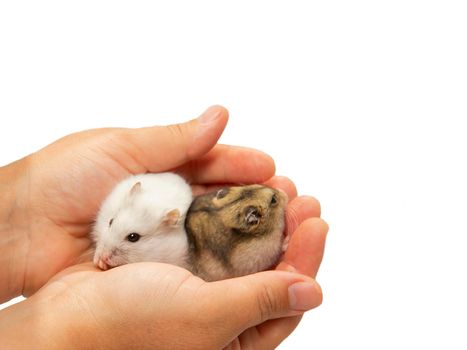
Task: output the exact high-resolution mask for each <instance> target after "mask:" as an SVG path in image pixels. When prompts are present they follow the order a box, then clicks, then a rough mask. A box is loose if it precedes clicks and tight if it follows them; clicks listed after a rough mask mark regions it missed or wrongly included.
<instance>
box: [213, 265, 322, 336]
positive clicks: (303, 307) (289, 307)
mask: <svg viewBox="0 0 467 350" xmlns="http://www.w3.org/2000/svg"><path fill="white" fill-rule="evenodd" d="M208 291H209V292H208V293H209V296H208V298H207V299H208V302H207V303H210V305H211V306H207V307H214V308H216V310H212V311H215V314H217V315H218V316H219V318H220V319H222V320H224V321H223V323H224V324H225V323H226V322H227V323H230V324H229V326H230V327H229V328H227V329H230V330H234V331H236V332H241V331H243V330H245V329H247V328H249V327H252V326H255V325H258V324H260V323H263V322H265V321H266V320H269V319H275V318H279V317H288V316H295V315H301V314H302V313H303V312H305V311H308V310H310V309H312V308H315V307H317V306H318V305H320V304H321V301H322V292H321V288H320V286H319V285H318V283H317V282H316V281H315V280H314V279H312V278H310V277H308V276H305V275H300V274H296V273H290V272H284V271H265V272H260V273H256V274H253V275H248V276H244V277H239V278H234V279H230V280H223V281H219V282H212V283H209V284H208Z"/></svg>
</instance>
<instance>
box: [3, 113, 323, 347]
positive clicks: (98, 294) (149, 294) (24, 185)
mask: <svg viewBox="0 0 467 350" xmlns="http://www.w3.org/2000/svg"><path fill="white" fill-rule="evenodd" d="M227 120H228V114H227V111H226V110H225V109H223V108H222V107H211V108H210V109H208V110H207V111H206V112H205V113H204V114H203V115H202V116H201V117H199V118H197V119H195V120H192V121H190V122H188V123H184V124H179V125H171V126H166V127H151V128H141V129H97V130H90V131H86V132H81V133H77V134H73V135H70V136H67V137H65V138H63V139H61V140H59V141H57V142H55V143H53V144H51V145H49V146H48V147H46V148H44V149H42V150H41V151H39V152H37V153H35V154H33V155H31V156H29V157H27V158H25V159H22V160H20V161H18V162H16V163H13V164H10V165H8V166H7V167H4V168H2V169H1V172H0V183H1V185H0V186H2V187H3V188H2V189H1V191H0V192H1V193H3V195H2V196H3V198H2V199H3V202H4V203H10V205H8V206H6V205H5V204H2V205H3V207H1V212H2V214H0V220H3V222H4V224H3V223H2V225H1V226H0V251H1V254H4V251H5V249H6V248H5V244H2V242H6V241H7V240H8V242H9V247H10V253H11V254H14V256H12V255H11V254H10V259H9V260H8V261H9V264H7V266H8V268H5V267H2V272H0V281H2V282H6V283H2V284H1V285H2V287H1V290H0V301H5V300H7V299H9V298H11V297H13V296H15V295H18V294H23V295H25V296H30V295H32V296H31V297H30V298H29V299H27V300H26V301H23V302H21V303H19V304H16V305H13V306H12V307H10V308H7V309H5V310H3V311H2V312H0V339H3V340H0V345H2V341H5V342H6V343H5V344H6V345H13V344H15V342H18V344H23V346H24V341H27V340H28V339H29V340H31V341H34V345H35V348H40V345H41V341H43V342H44V343H43V345H44V346H45V347H47V348H49V349H50V348H53V347H54V346H56V347H57V348H61V347H64V344H67V345H66V347H67V348H69V347H70V344H80V346H81V347H90V348H97V347H99V346H102V347H104V348H124V349H128V348H138V349H143V348H154V347H155V348H164V349H165V348H167V349H171V348H173V349H176V348H186V347H187V346H188V344H189V348H191V349H215V348H254V349H270V348H274V347H276V346H277V345H278V344H279V343H280V342H281V341H282V340H283V339H285V338H286V337H287V336H288V335H289V334H290V333H291V332H292V331H293V330H294V328H295V327H296V326H297V324H298V323H299V322H300V318H301V315H302V314H303V312H304V311H306V310H309V309H311V308H313V307H316V306H318V305H319V304H320V303H321V298H322V295H321V290H320V288H319V286H318V284H317V283H316V282H315V281H314V277H315V276H316V273H317V271H318V268H319V265H320V262H321V259H322V256H323V252H324V242H325V236H326V233H327V230H328V228H327V225H326V223H325V222H324V221H323V220H321V219H320V218H319V216H320V206H319V203H318V202H317V201H316V200H315V199H313V198H311V197H297V192H296V189H295V186H294V184H293V183H292V182H291V181H290V180H289V179H287V178H283V177H274V170H275V169H274V162H273V160H272V159H271V158H270V157H268V156H267V155H265V154H263V153H261V152H259V151H254V150H251V149H245V148H240V147H233V146H224V145H218V144H217V140H218V138H219V137H220V135H221V133H222V131H223V130H224V128H225V126H226V124H227ZM163 171H175V172H177V173H179V174H181V175H182V176H183V177H184V178H185V179H187V180H188V182H189V183H191V184H192V188H193V191H194V193H195V194H198V193H203V192H205V191H208V190H209V189H210V188H213V187H214V186H216V185H218V184H225V183H265V184H267V185H269V186H272V187H276V188H280V189H282V190H283V191H285V192H286V193H287V194H288V196H289V200H290V201H289V204H288V206H287V210H286V221H287V231H288V232H287V233H288V234H290V235H291V240H290V243H289V245H288V249H287V252H286V253H285V254H284V257H283V259H282V261H281V262H280V263H279V265H278V266H277V268H276V271H266V272H261V273H257V274H254V275H250V276H245V277H241V278H235V279H230V280H225V281H218V282H211V283H206V282H204V281H202V280H201V279H199V278H197V277H195V276H193V275H191V274H190V273H189V272H188V271H186V270H184V269H182V268H179V267H176V266H171V265H166V264H158V263H139V264H129V265H124V266H121V267H118V268H115V269H111V270H109V271H106V272H102V271H99V270H97V269H96V268H95V267H94V266H93V265H92V264H90V263H86V264H78V265H75V263H76V261H77V259H78V258H79V257H80V256H81V255H82V254H83V253H85V252H86V250H87V249H88V248H89V247H90V240H89V238H88V232H89V230H90V225H91V224H92V221H93V218H94V216H95V214H96V212H97V210H98V208H99V205H100V203H101V201H102V200H103V198H104V197H105V196H106V194H107V193H109V191H110V190H111V188H112V187H113V186H114V185H115V184H116V183H117V182H119V181H120V180H122V179H123V178H125V177H127V176H129V175H131V174H136V173H145V172H163ZM11 242H13V244H11ZM12 247H13V248H12ZM4 266H5V265H4ZM69 266H71V267H69ZM67 267H68V268H67ZM57 273H58V274H57ZM53 276H54V277H53ZM3 286H8V287H7V288H4V287H3ZM39 288H40V290H39ZM38 290H39V291H38ZM7 319H8V322H7V321H6V320H7ZM27 325H29V326H30V329H29V330H28V333H27V334H28V338H24V335H23V334H22V330H23V331H24V329H25V326H27ZM6 334H8V336H7V337H5V335H6ZM52 339H53V341H52ZM0 347H1V346H0Z"/></svg>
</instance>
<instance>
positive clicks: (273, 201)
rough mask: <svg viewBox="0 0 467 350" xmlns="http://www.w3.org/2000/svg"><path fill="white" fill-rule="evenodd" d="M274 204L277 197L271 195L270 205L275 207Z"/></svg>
mask: <svg viewBox="0 0 467 350" xmlns="http://www.w3.org/2000/svg"><path fill="white" fill-rule="evenodd" d="M276 204H277V196H276V195H275V194H273V195H272V198H271V205H276Z"/></svg>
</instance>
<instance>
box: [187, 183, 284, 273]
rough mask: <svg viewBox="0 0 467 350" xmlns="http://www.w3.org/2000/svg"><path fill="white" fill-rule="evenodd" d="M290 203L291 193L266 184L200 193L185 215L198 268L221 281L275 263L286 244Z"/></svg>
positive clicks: (195, 268)
mask: <svg viewBox="0 0 467 350" xmlns="http://www.w3.org/2000/svg"><path fill="white" fill-rule="evenodd" d="M286 204H287V196H286V194H285V193H283V192H281V191H278V190H275V189H273V188H269V187H266V186H261V185H250V186H238V187H225V188H222V189H220V190H219V191H217V192H212V193H207V194H205V195H201V196H198V197H195V199H194V200H193V202H192V204H191V206H190V208H189V209H188V213H187V216H186V220H185V230H186V233H187V236H188V242H189V259H190V260H191V262H190V265H191V266H192V272H193V273H194V274H196V275H198V276H200V277H201V278H203V279H204V280H206V281H215V280H220V279H225V278H231V277H237V276H243V275H247V274H251V273H255V272H258V271H263V270H266V269H268V268H271V267H273V266H274V265H275V264H277V262H278V260H279V258H280V257H281V255H282V253H283V247H284V245H285V242H284V241H285V240H284V238H285V236H284V225H285V207H286Z"/></svg>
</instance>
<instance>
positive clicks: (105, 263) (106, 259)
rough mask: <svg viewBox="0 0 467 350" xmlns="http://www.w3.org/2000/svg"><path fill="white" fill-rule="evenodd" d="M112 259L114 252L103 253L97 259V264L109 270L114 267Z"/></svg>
mask: <svg viewBox="0 0 467 350" xmlns="http://www.w3.org/2000/svg"><path fill="white" fill-rule="evenodd" d="M111 259H112V253H103V254H102V255H101V256H100V257H99V259H98V260H97V266H98V267H99V268H100V269H101V270H104V271H105V270H108V269H110V268H111V267H112V264H111Z"/></svg>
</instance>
